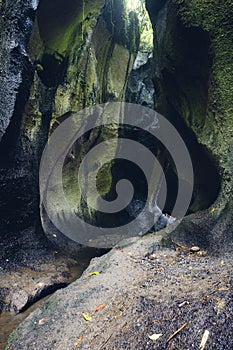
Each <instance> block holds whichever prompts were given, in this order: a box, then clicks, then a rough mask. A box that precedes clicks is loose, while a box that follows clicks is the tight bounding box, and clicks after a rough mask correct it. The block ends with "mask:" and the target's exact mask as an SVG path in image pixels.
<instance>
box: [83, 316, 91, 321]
mask: <svg viewBox="0 0 233 350" xmlns="http://www.w3.org/2000/svg"><path fill="white" fill-rule="evenodd" d="M83 318H84V320H86V321H91V320H92V317H91V316H90V315H88V314H83Z"/></svg>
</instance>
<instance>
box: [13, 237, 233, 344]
mask: <svg viewBox="0 0 233 350" xmlns="http://www.w3.org/2000/svg"><path fill="white" fill-rule="evenodd" d="M162 234H163V232H161V234H160V235H158V234H152V235H148V236H145V237H143V238H135V239H133V240H131V241H126V242H124V243H122V245H121V246H119V247H116V248H114V249H113V250H112V251H110V252H109V253H108V254H106V255H104V256H102V257H100V258H95V259H93V260H92V261H91V264H90V266H89V267H88V269H87V270H86V271H85V272H84V273H83V275H82V277H81V278H80V279H78V280H76V281H75V282H73V283H72V284H71V285H69V286H68V287H67V288H65V289H62V290H59V291H57V292H56V293H54V294H53V296H52V297H50V298H49V299H48V300H47V301H45V302H44V303H43V304H42V305H41V306H40V308H38V309H36V310H35V311H33V312H32V313H31V314H30V316H29V317H28V318H27V319H26V320H25V321H24V322H23V323H22V324H21V325H20V326H19V328H18V329H17V330H16V331H14V332H13V334H12V335H11V336H10V338H9V342H8V347H7V349H10V350H13V349H15V350H16V349H17V350H29V349H30V350H32V349H33V350H50V349H54V350H55V349H56V350H74V349H93V350H102V349H105V350H112V349H117V350H123V349H124V350H125V349H130V350H131V349H132V350H134V349H136V350H139V349H141V350H146V349H148V350H152V349H158V350H160V349H170V350H171V349H179V350H181V349H184V350H189V349H202V350H203V349H205V350H214V349H216V350H221V349H222V350H223V349H224V350H227V349H229V350H230V349H233V338H232V334H233V299H232V294H233V293H232V292H233V289H232V286H233V284H232V271H233V270H232V261H231V258H230V256H224V257H221V258H217V257H211V256H210V253H211V252H207V255H205V254H206V252H204V253H200V252H198V253H191V252H190V250H189V248H191V247H188V248H184V247H183V248H182V247H178V246H176V245H175V247H174V248H163V247H162V246H161V238H162V236H161V235H162ZM177 243H179V242H177ZM175 248H176V249H175ZM200 248H201V247H200ZM92 272H98V274H96V275H95V274H94V275H91V276H90V273H92ZM177 331H178V332H177ZM205 331H206V332H205ZM176 332H177V333H176ZM204 332H205V334H206V335H208V337H207V338H208V339H207V340H206V342H205V341H204V347H200V344H201V341H202V338H203V335H204ZM157 334H160V335H161V336H160V337H159V338H158V339H157V340H156V339H155V340H152V339H150V336H153V335H154V338H156V335H157ZM172 336H173V337H172ZM152 338H153V337H152Z"/></svg>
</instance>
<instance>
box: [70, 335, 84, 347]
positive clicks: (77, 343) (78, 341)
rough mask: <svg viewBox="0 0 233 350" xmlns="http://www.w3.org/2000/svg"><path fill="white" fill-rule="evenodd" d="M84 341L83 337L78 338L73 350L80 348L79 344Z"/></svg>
mask: <svg viewBox="0 0 233 350" xmlns="http://www.w3.org/2000/svg"><path fill="white" fill-rule="evenodd" d="M82 340H83V336H82V335H80V337H79V338H78V340H77V341H76V343H75V344H74V346H73V347H72V350H75V349H76V348H77V347H78V346H79V344H80V343H81V341H82Z"/></svg>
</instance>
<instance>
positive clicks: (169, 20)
mask: <svg viewBox="0 0 233 350" xmlns="http://www.w3.org/2000/svg"><path fill="white" fill-rule="evenodd" d="M147 6H148V10H149V13H150V15H151V19H152V22H153V25H154V33H155V54H154V56H155V60H154V82H155V86H156V95H157V106H156V107H157V109H158V111H159V112H161V113H163V114H164V115H165V116H167V117H168V118H169V119H170V120H171V121H172V122H173V123H174V124H175V126H176V127H177V129H178V130H179V131H180V133H181V134H182V135H183V138H184V140H185V141H186V143H187V144H188V146H189V149H190V150H191V154H192V159H193V164H194V171H195V178H196V184H195V193H194V196H195V197H194V203H193V209H194V211H196V210H200V209H203V208H202V205H203V203H204V207H205V208H207V207H209V209H208V210H206V211H204V212H201V213H199V214H196V215H193V216H190V217H189V218H187V220H185V221H184V223H183V225H182V226H180V227H179V229H178V230H177V231H175V232H174V233H173V234H172V235H171V237H172V238H173V239H178V240H179V239H180V240H182V239H183V240H186V241H189V240H190V239H193V240H196V241H202V242H203V241H205V243H207V244H209V243H211V246H212V249H213V250H214V251H216V252H219V251H224V250H225V249H228V248H230V246H231V244H232V232H233V231H232V228H231V222H232V176H231V174H232V161H231V159H232V125H233V110H232V74H231V71H232V64H233V60H232V21H231V18H232V11H233V6H232V2H231V1H226V2H224V4H223V3H219V2H218V1H215V0H210V1H207V2H204V1H199V2H196V1H185V0H174V1H159V2H157V3H156V4H154V2H153V1H150V0H148V1H147ZM198 149H201V150H202V156H200V155H201V153H200V152H198Z"/></svg>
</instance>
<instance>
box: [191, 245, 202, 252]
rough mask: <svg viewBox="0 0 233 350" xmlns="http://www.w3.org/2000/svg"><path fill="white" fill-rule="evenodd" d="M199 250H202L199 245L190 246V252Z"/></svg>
mask: <svg viewBox="0 0 233 350" xmlns="http://www.w3.org/2000/svg"><path fill="white" fill-rule="evenodd" d="M199 251H200V248H199V247H197V246H194V247H192V248H190V252H191V253H197V252H199Z"/></svg>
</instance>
